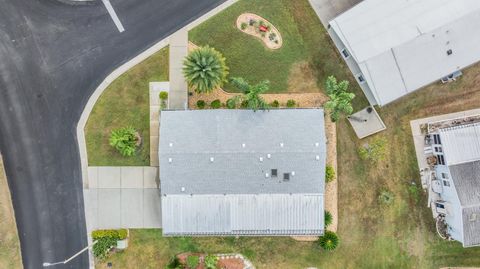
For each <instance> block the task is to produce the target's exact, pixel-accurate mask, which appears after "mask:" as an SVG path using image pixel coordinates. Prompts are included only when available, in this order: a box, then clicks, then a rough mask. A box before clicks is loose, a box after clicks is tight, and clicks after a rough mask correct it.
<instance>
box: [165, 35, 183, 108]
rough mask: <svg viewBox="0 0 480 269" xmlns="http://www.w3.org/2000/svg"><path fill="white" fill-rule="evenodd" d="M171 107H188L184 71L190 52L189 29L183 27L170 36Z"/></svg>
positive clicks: (169, 99) (169, 101)
mask: <svg viewBox="0 0 480 269" xmlns="http://www.w3.org/2000/svg"><path fill="white" fill-rule="evenodd" d="M169 54H170V56H169V57H170V59H169V60H170V61H169V65H170V73H169V76H170V78H169V79H170V94H169V98H168V103H169V108H170V109H187V106H188V86H187V82H186V81H185V78H184V77H183V73H182V66H183V60H184V59H185V57H186V56H187V54H188V31H187V29H185V28H184V29H181V30H179V31H177V32H176V33H174V34H173V35H172V37H171V38H170V50H169Z"/></svg>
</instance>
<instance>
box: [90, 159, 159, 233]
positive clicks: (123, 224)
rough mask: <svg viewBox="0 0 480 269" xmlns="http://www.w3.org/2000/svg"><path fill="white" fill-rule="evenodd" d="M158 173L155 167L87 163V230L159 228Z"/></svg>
mask: <svg viewBox="0 0 480 269" xmlns="http://www.w3.org/2000/svg"><path fill="white" fill-rule="evenodd" d="M157 173H158V170H157V168H155V167H133V166H132V167H108V166H103V167H88V181H89V184H88V185H89V187H90V188H89V189H84V199H85V211H86V213H87V217H88V219H89V220H90V221H89V227H88V230H89V231H91V230H96V229H116V228H161V227H162V214H161V204H160V202H161V199H160V190H159V189H158V184H159V182H158V175H157Z"/></svg>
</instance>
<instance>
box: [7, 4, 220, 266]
mask: <svg viewBox="0 0 480 269" xmlns="http://www.w3.org/2000/svg"><path fill="white" fill-rule="evenodd" d="M223 1H224V0H141V1H139V0H111V4H112V6H113V8H114V9H115V11H116V13H117V15H118V17H119V19H120V21H121V22H122V24H123V26H124V28H125V32H123V33H119V31H118V30H117V27H116V26H115V24H114V23H113V20H112V19H111V17H110V16H109V14H108V13H107V10H106V9H105V7H104V6H103V4H102V3H101V2H99V3H97V4H96V5H93V6H69V5H65V4H61V3H58V2H56V1H54V0H0V150H1V152H2V154H3V157H4V161H5V168H6V172H7V176H8V181H9V185H10V190H11V193H12V199H13V206H14V209H15V216H16V221H17V227H18V231H19V236H20V243H21V248H22V256H23V264H24V266H25V268H35V269H38V268H41V267H42V265H41V264H42V263H43V262H45V261H47V262H52V261H58V260H63V259H65V258H67V257H69V256H71V255H72V254H74V253H75V252H76V251H78V250H80V249H82V248H83V247H85V246H86V245H87V236H86V225H85V216H84V208H83V196H82V180H81V173H80V171H81V170H80V158H79V153H78V147H77V142H76V124H77V121H78V119H79V118H80V114H81V112H82V110H83V107H84V106H85V104H86V102H87V100H88V98H89V96H90V95H91V94H92V92H93V91H94V89H95V88H96V86H97V85H98V84H99V83H100V82H101V81H102V80H103V79H104V78H105V76H106V75H108V74H109V73H110V72H111V71H112V70H113V69H115V68H116V67H117V66H119V65H121V64H122V63H124V62H126V61H127V60H128V59H130V58H133V57H134V56H135V55H137V54H138V53H139V52H141V51H143V50H145V49H146V48H148V47H149V46H151V45H153V44H154V43H156V42H157V41H159V40H161V39H162V38H164V37H165V36H167V35H169V34H171V33H172V32H174V31H175V30H176V29H178V28H181V27H182V26H184V25H186V24H188V23H189V22H190V21H192V20H194V19H195V18H197V17H199V16H201V15H202V14H204V13H206V12H207V11H209V10H210V9H212V8H214V7H215V6H217V5H218V4H220V3H221V2H223ZM52 268H88V256H87V255H86V254H83V255H81V256H80V257H78V258H76V259H75V260H74V261H72V262H71V263H69V264H68V265H67V266H62V265H60V266H56V267H52Z"/></svg>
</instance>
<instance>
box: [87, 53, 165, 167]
mask: <svg viewBox="0 0 480 269" xmlns="http://www.w3.org/2000/svg"><path fill="white" fill-rule="evenodd" d="M167 80H168V48H165V49H162V50H161V51H159V52H157V53H156V54H154V55H152V56H151V57H149V58H148V59H146V60H145V61H143V62H142V63H140V64H138V65H136V66H135V67H133V68H132V69H130V70H129V71H127V72H126V73H125V74H123V75H121V76H120V77H119V78H117V79H116V80H115V81H114V82H113V83H112V84H110V86H108V88H107V89H106V90H105V91H104V92H103V94H102V95H101V96H100V98H99V99H98V101H97V103H96V104H95V107H94V108H93V111H92V113H91V114H90V117H89V118H88V122H87V125H86V127H85V138H86V141H87V152H88V165H91V166H120V165H150V126H149V124H150V123H149V121H150V119H149V117H150V112H149V88H148V84H149V82H151V81H167ZM126 126H133V127H134V128H135V129H136V130H137V131H139V132H140V134H141V136H142V145H141V147H140V148H139V149H138V150H137V152H136V154H135V155H134V156H132V157H123V156H122V155H120V153H118V152H117V151H116V150H115V149H114V148H112V147H111V146H110V145H109V144H108V139H109V137H110V132H111V131H112V130H113V129H116V128H120V127H126Z"/></svg>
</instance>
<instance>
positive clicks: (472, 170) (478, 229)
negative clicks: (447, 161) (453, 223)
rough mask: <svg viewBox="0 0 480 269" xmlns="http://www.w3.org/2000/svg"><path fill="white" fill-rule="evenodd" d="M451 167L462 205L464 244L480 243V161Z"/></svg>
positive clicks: (473, 244)
mask: <svg viewBox="0 0 480 269" xmlns="http://www.w3.org/2000/svg"><path fill="white" fill-rule="evenodd" d="M449 168H450V174H451V175H452V180H453V183H454V185H455V189H456V190H457V195H458V198H459V200H460V204H461V205H462V215H463V216H462V218H463V245H464V246H475V245H480V161H474V162H468V163H462V164H457V165H451V166H449Z"/></svg>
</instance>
